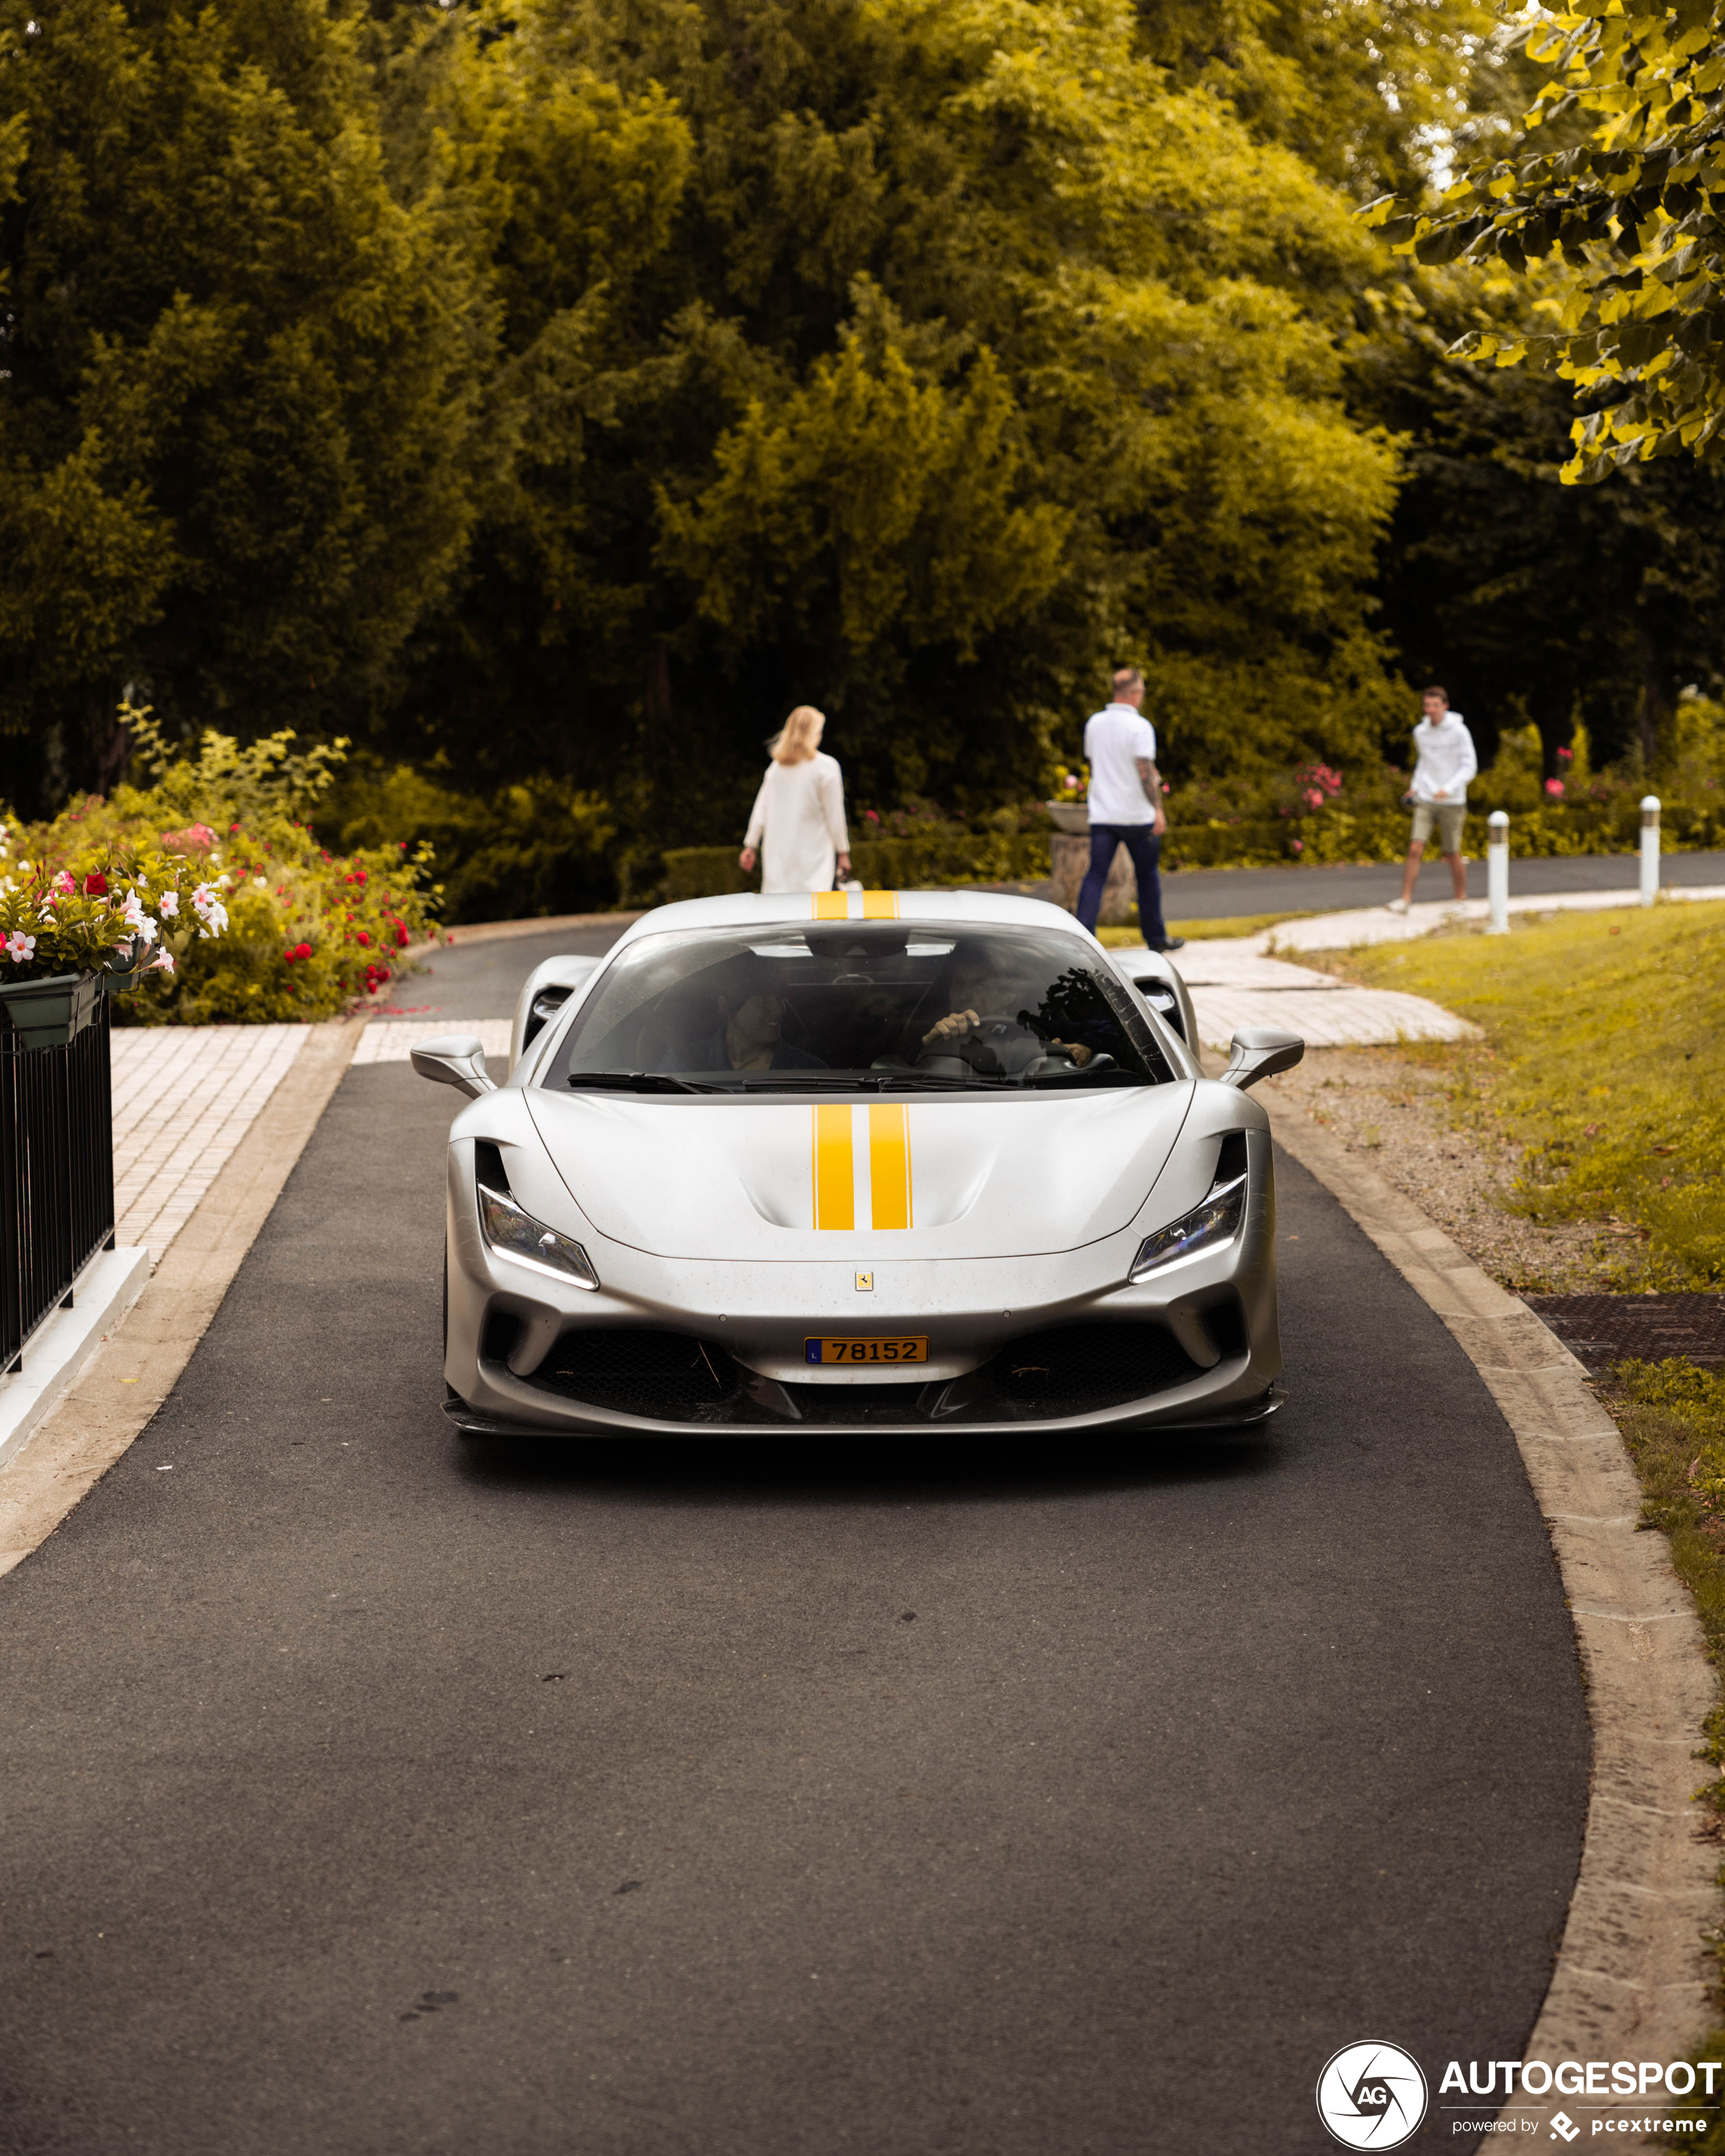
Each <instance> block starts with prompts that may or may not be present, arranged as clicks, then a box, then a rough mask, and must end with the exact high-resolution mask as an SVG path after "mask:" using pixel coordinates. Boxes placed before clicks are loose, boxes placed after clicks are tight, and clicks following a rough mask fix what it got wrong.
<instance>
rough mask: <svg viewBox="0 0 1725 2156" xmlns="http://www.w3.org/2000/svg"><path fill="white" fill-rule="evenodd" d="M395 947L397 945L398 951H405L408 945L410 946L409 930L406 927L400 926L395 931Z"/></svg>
mask: <svg viewBox="0 0 1725 2156" xmlns="http://www.w3.org/2000/svg"><path fill="white" fill-rule="evenodd" d="M395 947H396V948H397V950H398V951H405V950H406V949H407V947H408V932H407V930H406V929H405V928H398V929H397V930H396V932H395Z"/></svg>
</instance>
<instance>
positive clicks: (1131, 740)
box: [1078, 666, 1181, 951]
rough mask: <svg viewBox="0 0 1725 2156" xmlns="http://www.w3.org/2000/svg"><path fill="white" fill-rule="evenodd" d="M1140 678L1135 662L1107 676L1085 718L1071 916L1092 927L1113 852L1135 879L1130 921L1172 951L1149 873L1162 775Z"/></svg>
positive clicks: (1161, 817) (1173, 940)
mask: <svg viewBox="0 0 1725 2156" xmlns="http://www.w3.org/2000/svg"><path fill="white" fill-rule="evenodd" d="M1143 701H1144V677H1143V675H1142V674H1140V673H1139V671H1138V670H1137V667H1136V666H1122V667H1121V668H1119V669H1118V670H1117V672H1116V674H1115V676H1114V701H1112V702H1111V704H1109V705H1108V706H1106V708H1105V709H1104V710H1102V711H1098V712H1096V715H1095V716H1094V717H1092V718H1091V719H1090V720H1088V721H1086V725H1085V729H1084V760H1085V762H1086V763H1087V764H1088V765H1089V766H1090V870H1089V873H1088V874H1087V875H1086V877H1085V879H1084V887H1083V889H1082V890H1081V891H1080V892H1079V894H1078V918H1079V919H1080V920H1081V921H1082V922H1083V923H1084V925H1085V927H1086V928H1090V929H1094V928H1095V927H1096V916H1097V914H1099V913H1100V912H1101V910H1102V889H1103V886H1104V885H1106V882H1107V880H1108V871H1109V870H1110V869H1111V868H1112V867H1113V865H1114V855H1115V854H1116V852H1117V850H1118V849H1119V848H1120V847H1122V846H1124V847H1125V848H1126V850H1127V853H1129V854H1130V855H1132V867H1133V869H1134V870H1136V871H1137V879H1138V926H1139V927H1140V928H1141V929H1142V931H1143V932H1144V941H1145V942H1147V944H1148V945H1149V947H1150V948H1151V949H1152V950H1153V951H1178V949H1179V948H1180V947H1181V942H1180V938H1179V937H1171V936H1170V935H1169V934H1168V931H1167V929H1166V928H1164V927H1163V921H1162V886H1161V884H1160V882H1159V881H1158V878H1157V873H1156V863H1157V858H1158V855H1160V853H1161V851H1162V834H1163V832H1164V831H1165V830H1167V829H1168V818H1167V816H1166V815H1165V814H1163V806H1162V779H1161V777H1160V775H1159V774H1158V772H1157V768H1156V729H1155V727H1154V726H1152V725H1151V723H1150V721H1148V720H1147V718H1146V717H1145V716H1144V715H1143V712H1142V711H1141V710H1140V708H1139V706H1141V705H1142V703H1143Z"/></svg>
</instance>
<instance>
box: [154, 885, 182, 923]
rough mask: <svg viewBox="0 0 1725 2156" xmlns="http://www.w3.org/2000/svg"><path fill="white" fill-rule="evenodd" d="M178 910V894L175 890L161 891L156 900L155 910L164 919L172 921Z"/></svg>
mask: <svg viewBox="0 0 1725 2156" xmlns="http://www.w3.org/2000/svg"><path fill="white" fill-rule="evenodd" d="M179 910H180V894H179V893H178V891H163V893H162V896H161V897H160V898H158V899H157V901H156V911H157V912H158V913H159V914H160V915H161V916H162V919H163V920H164V921H172V919H173V917H174V916H175V915H176V914H177V912H178V911H179Z"/></svg>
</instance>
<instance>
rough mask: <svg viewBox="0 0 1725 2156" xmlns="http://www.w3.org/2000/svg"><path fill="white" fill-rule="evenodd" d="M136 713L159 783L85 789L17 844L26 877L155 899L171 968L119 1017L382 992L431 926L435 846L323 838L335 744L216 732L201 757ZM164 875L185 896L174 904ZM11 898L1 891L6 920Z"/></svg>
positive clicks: (238, 1015) (294, 1016) (311, 1011)
mask: <svg viewBox="0 0 1725 2156" xmlns="http://www.w3.org/2000/svg"><path fill="white" fill-rule="evenodd" d="M131 717H132V720H133V721H134V723H135V724H136V725H138V726H139V729H140V731H141V733H142V734H143V735H144V737H146V739H149V740H151V741H153V742H155V743H156V744H157V747H156V750H155V754H156V756H157V769H156V780H155V783H154V784H153V785H152V786H150V787H147V788H138V787H131V786H121V787H119V788H116V791H115V793H114V794H113V795H112V797H111V798H108V799H103V798H100V796H92V797H90V798H88V799H85V800H83V801H80V802H79V803H76V804H75V805H74V806H73V807H70V808H67V809H65V810H64V811H63V812H62V813H61V814H60V815H59V816H58V817H56V818H55V819H53V820H52V821H51V822H49V823H45V824H33V825H30V824H27V825H25V826H24V827H23V829H22V830H21V831H20V832H18V834H16V836H15V838H14V840H13V849H14V852H15V855H17V856H18V857H19V858H22V859H27V860H29V861H30V862H31V863H32V865H33V878H32V881H33V885H44V883H46V884H49V885H51V883H52V880H53V879H54V878H55V877H64V878H65V879H66V880H69V881H70V882H71V883H73V884H74V885H76V886H78V888H79V889H80V890H82V889H83V888H84V887H85V881H86V879H87V877H88V876H89V875H90V873H91V872H92V871H93V870H94V871H105V872H106V875H107V877H108V879H109V880H110V881H112V880H121V887H122V889H129V888H131V887H133V886H134V885H135V887H136V889H137V891H138V892H139V895H140V897H141V899H142V901H143V902H144V903H145V905H146V906H152V907H154V909H155V920H154V923H153V925H154V926H156V927H159V931H160V934H159V939H157V940H156V941H155V942H154V948H155V949H157V951H165V952H167V954H168V956H169V957H171V958H172V960H173V961H174V968H173V970H172V973H146V974H144V975H142V976H141V978H140V981H139V985H138V986H137V987H136V988H135V989H133V990H131V991H128V992H126V993H123V994H121V996H120V998H119V1010H120V1015H121V1019H122V1021H126V1020H129V1021H130V1022H131V1023H134V1024H145V1025H173V1024H178V1025H205V1024H216V1023H222V1022H227V1023H237V1024H267V1023H281V1022H283V1021H304V1020H308V1019H322V1018H332V1017H335V1016H336V1015H337V1014H339V1013H341V1011H343V1010H346V1009H348V1008H350V1007H351V1006H352V1005H353V1004H357V1003H358V1002H361V1001H362V999H363V998H365V997H367V996H370V995H375V994H376V993H377V991H378V990H379V989H380V988H382V987H383V986H384V985H385V984H386V983H388V981H389V980H390V979H391V978H393V975H394V973H396V972H397V971H398V970H399V969H400V968H402V967H403V965H404V964H406V963H407V962H408V952H409V950H410V947H411V946H412V945H413V943H414V942H417V941H419V940H422V939H423V938H424V937H425V936H427V935H428V934H434V933H435V930H434V928H433V927H432V926H431V906H430V901H431V899H432V898H433V897H434V896H435V894H434V892H430V891H428V890H427V888H426V885H427V884H428V882H429V874H430V859H429V850H428V849H424V848H421V849H418V850H417V851H414V852H410V851H409V849H408V845H407V844H405V842H403V841H400V840H396V841H393V842H380V843H378V844H374V845H371V846H361V847H357V848H353V849H351V850H347V852H346V853H344V854H343V855H341V856H339V857H338V856H336V855H331V853H330V852H329V850H327V849H326V848H325V847H323V846H321V845H320V844H319V843H318V841H317V839H316V837H315V836H314V834H313V832H312V829H311V824H310V823H309V822H308V821H307V820H305V811H306V809H307V808H309V807H310V805H311V803H312V802H313V801H314V800H315V799H316V798H317V797H318V796H319V795H320V794H321V793H323V792H324V791H325V790H326V788H327V787H328V786H329V784H330V783H331V777H332V773H331V764H332V763H334V762H337V761H339V758H340V755H341V752H340V750H339V749H332V748H327V747H326V748H314V749H312V750H311V751H310V752H307V753H305V754H297V753H295V751H294V749H293V747H292V744H293V741H294V736H293V735H292V733H291V732H283V733H280V734H277V735H276V736H275V737H273V738H271V739H270V740H268V741H264V742H256V743H254V745H253V746H252V747H250V748H249V749H244V750H242V749H240V748H239V747H238V746H237V744H236V743H235V742H234V741H232V740H231V739H229V738H228V737H224V736H222V735H217V734H212V735H207V736H206V737H204V738H203V741H202V742H200V743H199V744H198V754H197V756H196V757H173V758H172V759H169V758H168V757H167V756H166V755H165V753H164V752H162V748H161V746H160V736H159V734H157V733H156V732H155V731H154V729H153V728H152V727H151V724H150V718H149V714H148V713H147V712H141V713H140V712H134V713H132V714H131ZM165 887H166V888H167V889H170V890H173V891H176V892H177V894H179V896H178V898H177V903H176V904H175V905H174V906H172V908H171V909H170V908H169V907H168V906H167V905H166V904H165V903H164V901H162V896H161V894H162V891H163V889H164V888H165ZM152 894H153V896H152ZM14 902H15V901H13V899H10V898H8V896H4V895H3V894H0V921H5V920H6V908H7V906H8V905H9V904H12V903H14ZM116 902H117V901H116ZM63 903H66V901H63ZM70 903H74V904H75V903H77V901H70ZM8 925H9V924H8ZM137 955H138V956H140V957H143V956H145V955H146V954H145V953H143V952H139V953H138V954H137ZM35 970H37V971H40V970H41V968H40V967H38V968H36V969H35Z"/></svg>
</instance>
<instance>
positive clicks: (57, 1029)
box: [0, 973, 102, 1048]
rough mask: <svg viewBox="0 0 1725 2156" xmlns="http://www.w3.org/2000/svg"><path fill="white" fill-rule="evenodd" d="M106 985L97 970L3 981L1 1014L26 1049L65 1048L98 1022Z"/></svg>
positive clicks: (0, 1003)
mask: <svg viewBox="0 0 1725 2156" xmlns="http://www.w3.org/2000/svg"><path fill="white" fill-rule="evenodd" d="M101 993H102V984H101V980H100V976H99V975H97V974H95V973H56V974H54V976H53V977H52V978H50V979H48V980H45V981H12V982H8V983H3V984H0V1013H3V1014H4V1015H5V1018H6V1019H7V1021H8V1024H10V1026H11V1028H12V1029H13V1032H14V1033H20V1034H23V1045H24V1046H25V1047H26V1048H64V1047H65V1046H66V1045H68V1044H69V1042H71V1041H74V1040H75V1039H77V1037H78V1035H79V1034H80V1033H82V1032H84V1031H85V1029H86V1028H87V1027H89V1026H91V1025H93V1024H95V1014H96V1006H97V1005H98V1004H99V1003H100V1000H101Z"/></svg>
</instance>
